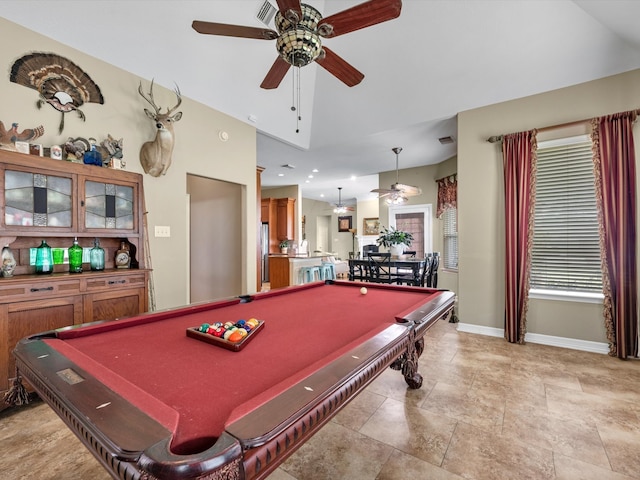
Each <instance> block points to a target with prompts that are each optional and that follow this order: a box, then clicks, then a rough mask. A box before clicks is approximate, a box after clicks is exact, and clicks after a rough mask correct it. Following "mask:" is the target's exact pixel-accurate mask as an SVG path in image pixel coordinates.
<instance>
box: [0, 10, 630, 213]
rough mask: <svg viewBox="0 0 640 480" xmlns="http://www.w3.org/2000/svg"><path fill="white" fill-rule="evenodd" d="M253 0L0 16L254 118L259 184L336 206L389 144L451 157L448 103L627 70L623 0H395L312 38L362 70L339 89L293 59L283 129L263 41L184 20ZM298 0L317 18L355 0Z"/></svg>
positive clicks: (432, 158)
mask: <svg viewBox="0 0 640 480" xmlns="http://www.w3.org/2000/svg"><path fill="white" fill-rule="evenodd" d="M262 1H263V0H214V1H193V0H182V1H168V0H163V1H148V0H128V1H125V0H121V1H118V0H106V1H101V0H91V1H79V0H77V1H71V0H65V1H63V0H39V1H30V0H16V1H13V0H3V1H2V10H1V11H0V15H2V16H3V17H5V18H6V19H8V20H11V21H14V22H16V23H18V24H21V25H24V26H25V27H27V28H30V29H32V30H34V31H37V32H40V33H42V34H44V35H46V36H49V37H51V38H54V39H56V40H58V41H60V42H62V43H64V44H67V45H70V46H71V47H74V48H76V49H78V50H81V51H83V52H85V53H87V54H90V55H92V56H94V57H97V58H100V59H102V60H104V61H106V62H108V63H111V64H113V65H116V66H118V67H120V68H123V69H125V70H127V71H130V72H132V73H134V74H136V75H139V76H141V77H143V78H149V79H150V78H155V81H156V82H157V83H159V84H162V85H164V86H166V87H168V88H173V85H174V83H176V84H178V85H179V86H180V90H181V92H182V93H183V95H185V96H187V97H190V98H192V99H194V100H197V101H199V102H202V103H204V104H206V105H209V106H211V107H212V108H215V109H216V110H219V111H222V112H224V113H226V114H228V115H230V116H232V117H235V118H237V119H239V120H240V121H243V122H246V123H250V124H253V125H255V127H256V128H257V129H258V131H259V135H258V145H257V147H258V164H259V165H261V166H263V167H265V168H266V170H265V171H264V173H263V175H262V181H263V185H264V186H279V185H290V184H300V185H301V186H302V190H303V195H304V197H307V198H313V199H324V200H326V201H330V202H335V201H337V197H338V190H337V187H343V191H342V195H343V201H345V200H346V202H345V203H351V202H352V201H354V200H355V198H357V199H359V200H364V199H366V198H371V197H370V194H368V192H369V191H370V190H371V189H373V188H377V187H378V180H377V175H376V174H377V173H378V172H381V171H390V170H394V169H395V155H394V154H393V152H392V151H391V148H392V147H396V146H399V147H403V149H404V150H403V152H402V153H401V154H400V157H399V158H400V168H401V169H402V168H409V167H415V166H421V165H428V164H434V163H439V162H441V161H443V160H446V159H447V158H450V157H451V156H452V155H455V152H456V144H455V143H453V144H449V145H441V144H440V143H439V142H438V138H439V137H445V136H452V137H454V138H455V136H456V114H457V113H458V112H460V111H464V110H468V109H472V108H477V107H481V106H484V105H489V104H493V103H496V102H501V101H506V100H510V99H513V98H519V97H523V96H527V95H533V94H536V93H540V92H545V91H549V90H554V89H557V88H562V87H566V86H569V85H574V84H577V83H582V82H586V81H589V80H593V79H596V78H602V77H605V76H609V75H613V74H616V73H621V72H624V71H628V70H632V69H636V68H640V28H638V25H637V23H638V19H640V2H639V1H637V0H574V1H571V0H405V1H404V2H403V6H402V13H401V14H400V17H399V18H397V19H395V20H391V21H389V22H385V23H382V24H379V25H375V26H372V27H369V28H366V29H363V30H358V31H355V32H351V33H349V34H346V35H342V36H339V37H336V38H331V39H324V40H323V45H326V46H327V47H329V48H331V49H332V50H333V51H334V52H335V53H337V54H338V55H340V56H341V57H342V58H344V59H345V60H347V61H348V62H349V63H351V64H352V65H353V66H354V67H356V68H357V69H358V70H360V71H361V72H363V73H364V74H365V78H364V80H363V81H362V83H361V84H359V85H357V86H355V87H352V88H349V87H346V86H345V85H343V84H342V83H341V82H340V81H338V80H337V79H336V78H335V77H333V76H332V75H330V74H329V73H327V71H326V70H324V69H322V68H319V67H318V66H317V65H316V64H311V65H309V66H306V67H303V68H302V69H301V72H300V75H301V82H302V83H301V105H300V110H299V112H300V114H301V116H302V121H301V122H300V124H299V129H300V131H299V133H296V117H295V114H294V113H293V112H292V111H291V104H292V98H293V86H292V76H291V74H289V75H287V76H286V77H285V79H284V80H283V82H282V83H281V85H280V87H279V88H277V89H275V90H263V89H261V88H259V85H260V83H261V82H262V79H263V78H264V76H265V75H266V73H267V71H268V70H269V68H270V67H271V65H272V63H273V62H274V60H275V58H276V55H277V53H276V50H275V41H265V40H252V39H244V38H228V37H219V36H210V35H200V34H198V33H196V32H195V31H194V30H193V29H192V28H191V22H192V20H195V19H197V20H204V21H212V22H220V23H230V24H237V25H248V26H254V27H262V26H263V25H262V24H261V23H260V21H259V20H258V19H257V18H256V13H257V11H258V8H259V6H260V5H261V4H262ZM308 1H309V3H310V4H311V5H313V6H314V7H315V8H317V9H318V10H320V11H321V12H322V13H323V15H324V16H327V15H331V14H334V13H337V12H340V11H342V10H344V9H346V8H349V7H351V6H354V5H357V4H359V3H362V1H363V0H353V1H352V0H327V1H324V0H308ZM273 3H275V1H274V2H273ZM5 41H7V40H6V39H5ZM43 48H45V47H43ZM632 107H635V106H632ZM250 116H251V117H253V118H254V119H255V122H252V121H250V120H249V117H250ZM176 128H179V127H176ZM212 133H215V134H217V132H212ZM498 133H499V132H498ZM283 164H291V165H295V167H296V168H295V169H283V168H281V167H280V166H281V165H283ZM314 168H316V169H318V173H315V174H314V178H313V179H311V180H309V179H308V178H307V177H308V175H310V174H311V171H312V169H314ZM278 173H285V176H284V177H278ZM352 176H355V177H356V179H355V180H352V179H351V177H352ZM307 180H309V183H306V181H307ZM400 181H401V182H402V183H409V184H410V183H411V179H409V178H406V179H405V178H402V175H401V176H400ZM384 187H386V185H385V186H384ZM322 195H324V197H322Z"/></svg>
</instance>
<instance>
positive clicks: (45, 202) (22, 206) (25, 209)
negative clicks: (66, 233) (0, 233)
mask: <svg viewBox="0 0 640 480" xmlns="http://www.w3.org/2000/svg"><path fill="white" fill-rule="evenodd" d="M4 201H5V213H4V222H5V225H6V226H26V227H29V226H35V227H71V226H72V221H73V220H72V213H73V207H72V204H73V195H72V179H71V178H68V177H58V176H54V175H44V174H40V173H29V172H20V171H14V170H5V175H4Z"/></svg>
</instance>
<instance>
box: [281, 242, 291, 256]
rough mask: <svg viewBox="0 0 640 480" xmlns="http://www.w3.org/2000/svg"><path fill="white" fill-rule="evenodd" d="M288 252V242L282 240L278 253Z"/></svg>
mask: <svg viewBox="0 0 640 480" xmlns="http://www.w3.org/2000/svg"><path fill="white" fill-rule="evenodd" d="M288 251H289V240H282V241H281V242H280V252H281V253H287V252H288Z"/></svg>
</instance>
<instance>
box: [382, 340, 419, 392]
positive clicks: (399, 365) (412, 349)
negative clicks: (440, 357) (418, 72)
mask: <svg viewBox="0 0 640 480" xmlns="http://www.w3.org/2000/svg"><path fill="white" fill-rule="evenodd" d="M411 337H412V338H411V340H410V342H409V346H408V347H407V351H406V352H405V353H403V354H402V355H400V356H399V357H398V358H397V359H396V360H395V361H394V362H393V363H392V364H391V365H390V366H391V368H393V369H394V370H402V375H403V376H404V381H405V382H407V385H409V388H412V389H414V390H415V389H418V388H420V387H421V386H422V375H420V374H419V373H418V358H420V355H422V352H423V351H424V338H423V337H420V338H419V339H417V340H415V332H412V334H411Z"/></svg>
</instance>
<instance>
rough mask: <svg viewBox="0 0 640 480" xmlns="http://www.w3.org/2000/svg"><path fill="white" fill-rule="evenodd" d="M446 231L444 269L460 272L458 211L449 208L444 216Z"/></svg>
mask: <svg viewBox="0 0 640 480" xmlns="http://www.w3.org/2000/svg"><path fill="white" fill-rule="evenodd" d="M442 221H443V230H444V248H443V250H444V255H443V257H442V262H443V265H442V266H443V268H445V269H447V270H458V209H457V208H452V207H449V208H447V209H446V210H445V211H444V213H443V214H442Z"/></svg>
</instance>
